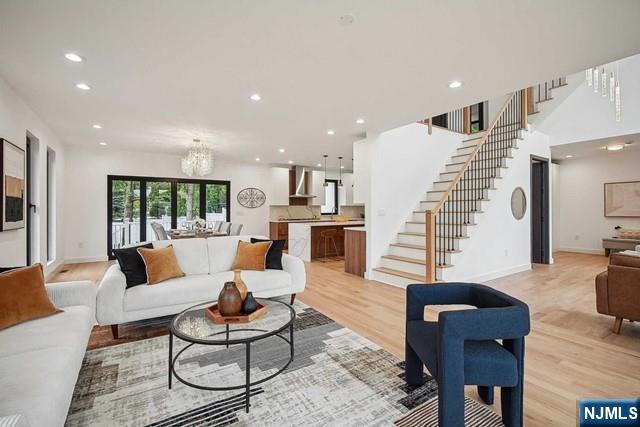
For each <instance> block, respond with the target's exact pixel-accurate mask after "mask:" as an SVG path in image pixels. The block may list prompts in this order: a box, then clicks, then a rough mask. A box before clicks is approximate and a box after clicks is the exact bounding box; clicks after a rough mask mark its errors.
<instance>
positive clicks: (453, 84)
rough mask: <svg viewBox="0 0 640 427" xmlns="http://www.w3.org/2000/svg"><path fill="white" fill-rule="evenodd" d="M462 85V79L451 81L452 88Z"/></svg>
mask: <svg viewBox="0 0 640 427" xmlns="http://www.w3.org/2000/svg"><path fill="white" fill-rule="evenodd" d="M460 86H462V82H461V81H460V80H453V81H451V82H449V87H450V88H451V89H456V88H459V87H460Z"/></svg>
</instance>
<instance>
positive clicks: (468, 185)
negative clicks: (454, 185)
mask: <svg viewBox="0 0 640 427" xmlns="http://www.w3.org/2000/svg"><path fill="white" fill-rule="evenodd" d="M459 182H461V181H459ZM450 185H451V182H449V181H445V182H435V183H434V184H433V189H434V190H445V191H446V190H448V189H449V186H450ZM458 185H459V188H462V186H463V185H464V188H465V189H472V188H483V187H486V186H487V185H488V186H489V187H491V188H493V187H495V185H496V180H495V179H494V178H489V179H487V180H482V179H474V180H470V179H469V180H466V181H465V182H464V183H462V182H461V183H460V184H458Z"/></svg>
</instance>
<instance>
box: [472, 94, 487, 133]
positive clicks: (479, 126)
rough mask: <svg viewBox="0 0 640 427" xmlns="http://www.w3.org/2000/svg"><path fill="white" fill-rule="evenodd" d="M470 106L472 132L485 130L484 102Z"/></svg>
mask: <svg viewBox="0 0 640 427" xmlns="http://www.w3.org/2000/svg"><path fill="white" fill-rule="evenodd" d="M469 108H470V110H471V111H470V113H471V114H470V116H471V117H470V119H471V120H470V121H471V133H476V132H480V131H482V130H484V102H480V103H478V104H473V105H472V106H471V107H469Z"/></svg>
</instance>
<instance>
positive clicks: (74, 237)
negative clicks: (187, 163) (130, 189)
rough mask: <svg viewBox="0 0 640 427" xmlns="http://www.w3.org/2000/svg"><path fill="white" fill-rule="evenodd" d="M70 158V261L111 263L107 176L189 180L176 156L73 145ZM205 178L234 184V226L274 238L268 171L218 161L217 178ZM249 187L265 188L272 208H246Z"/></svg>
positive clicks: (67, 181) (67, 182) (67, 202)
mask: <svg viewBox="0 0 640 427" xmlns="http://www.w3.org/2000/svg"><path fill="white" fill-rule="evenodd" d="M66 155H67V158H66V165H65V171H66V175H65V186H66V196H65V205H66V211H65V212H66V215H67V216H66V224H67V226H68V228H67V232H66V236H65V243H66V248H65V250H66V257H67V260H68V261H70V262H83V261H92V260H102V259H106V255H107V175H136V176H152V177H168V178H184V177H185V176H184V174H183V173H182V172H181V171H180V157H179V156H176V155H168V154H161V153H141V152H126V151H118V150H112V149H110V148H108V147H104V148H102V147H96V148H95V149H94V148H83V147H79V146H69V147H68V149H67V154H66ZM202 179H219V180H228V181H231V221H232V222H239V223H243V224H244V228H243V233H245V232H246V233H247V234H262V235H269V234H268V233H269V204H270V193H271V191H272V189H271V185H270V182H271V180H270V171H269V168H268V167H265V166H258V165H253V164H244V163H235V162H229V161H223V160H216V161H215V164H214V172H213V174H211V175H209V176H206V177H202ZM246 187H256V188H260V189H262V190H263V191H264V192H265V194H266V196H267V201H266V203H265V204H264V205H263V206H262V207H260V208H256V209H249V208H244V207H242V206H240V205H239V204H238V201H237V195H238V192H239V191H240V190H242V189H243V188H246Z"/></svg>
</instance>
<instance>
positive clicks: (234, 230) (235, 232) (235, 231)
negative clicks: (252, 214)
mask: <svg viewBox="0 0 640 427" xmlns="http://www.w3.org/2000/svg"><path fill="white" fill-rule="evenodd" d="M241 231H242V224H231V228H230V229H229V236H239V235H240V232H241Z"/></svg>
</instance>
